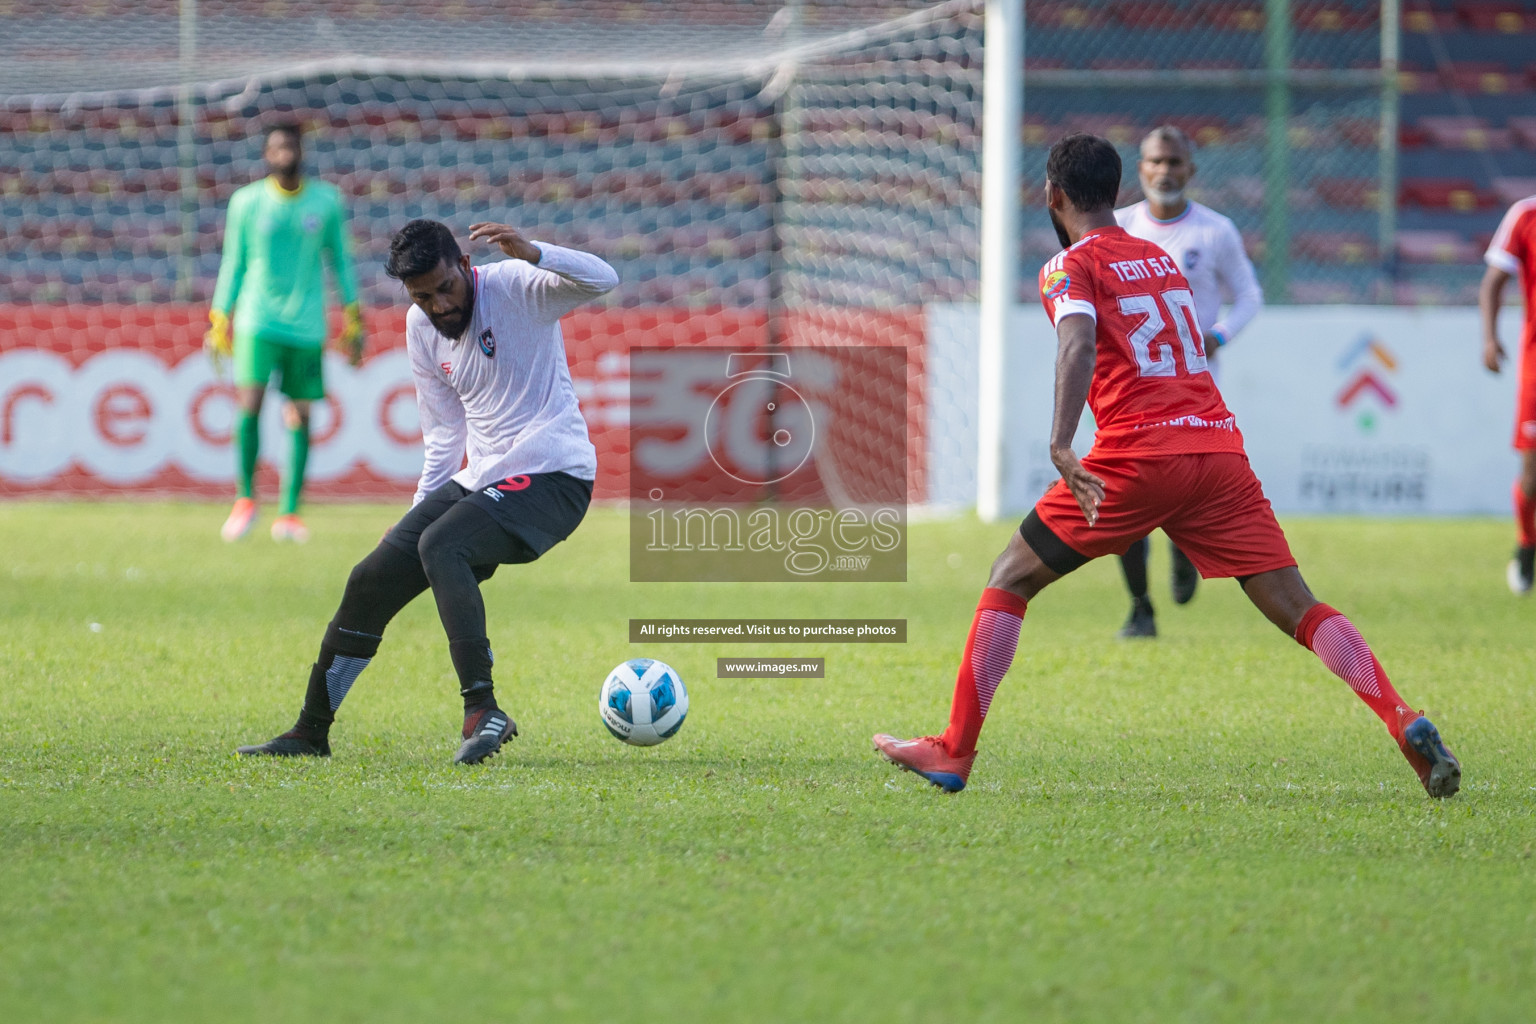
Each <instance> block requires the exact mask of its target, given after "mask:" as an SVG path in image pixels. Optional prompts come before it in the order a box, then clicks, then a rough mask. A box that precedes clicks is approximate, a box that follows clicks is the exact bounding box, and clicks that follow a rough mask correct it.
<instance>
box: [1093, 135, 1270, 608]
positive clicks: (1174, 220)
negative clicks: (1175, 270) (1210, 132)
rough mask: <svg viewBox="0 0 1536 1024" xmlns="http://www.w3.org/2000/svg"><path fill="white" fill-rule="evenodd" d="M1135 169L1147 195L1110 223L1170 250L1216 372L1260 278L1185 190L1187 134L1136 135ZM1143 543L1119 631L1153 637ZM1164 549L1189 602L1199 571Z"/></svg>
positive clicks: (1257, 295)
mask: <svg viewBox="0 0 1536 1024" xmlns="http://www.w3.org/2000/svg"><path fill="white" fill-rule="evenodd" d="M1136 169H1137V173H1138V175H1139V176H1140V178H1141V192H1142V195H1144V196H1146V199H1144V200H1142V201H1141V202H1139V203H1137V204H1136V205H1134V206H1127V207H1125V208H1124V209H1120V210H1116V211H1115V222H1116V223H1117V224H1119V225H1120V226H1121V227H1122V228H1124V229H1125V230H1126V232H1127V233H1128V234H1131V235H1134V236H1135V237H1137V238H1143V239H1146V240H1147V241H1149V242H1152V243H1154V244H1156V245H1157V246H1159V247H1160V248H1162V249H1163V251H1165V252H1167V253H1168V254H1169V255H1171V256H1172V257H1173V260H1174V262H1175V263H1177V264H1178V267H1179V271H1180V272H1181V273H1183V275H1184V276H1185V278H1187V279H1188V280H1189V289H1190V291H1191V292H1193V293H1194V296H1195V315H1196V317H1198V319H1199V321H1200V324H1201V327H1202V329H1203V331H1204V333H1205V352H1206V358H1207V360H1208V362H1209V365H1210V370H1211V375H1212V377H1215V376H1217V369H1216V368H1217V364H1218V362H1219V358H1218V356H1217V353H1218V352H1219V351H1220V350H1221V349H1222V348H1223V347H1224V346H1226V345H1227V344H1229V343H1230V342H1231V341H1232V339H1233V338H1235V337H1237V333H1238V332H1239V331H1241V330H1242V329H1243V328H1244V327H1246V326H1247V325H1248V321H1250V320H1252V319H1253V316H1254V314H1255V313H1257V312H1258V311H1259V307H1260V306H1262V305H1263V304H1264V293H1263V292H1262V291H1260V289H1259V279H1258V277H1257V276H1256V275H1255V274H1254V272H1253V264H1252V263H1251V262H1249V260H1248V254H1247V253H1246V252H1244V251H1243V237H1242V235H1240V234H1238V231H1237V225H1235V224H1233V223H1232V221H1231V220H1229V219H1227V218H1226V217H1223V216H1222V215H1221V214H1219V213H1217V212H1216V211H1215V210H1213V209H1211V208H1210V207H1209V206H1202V205H1201V204H1199V203H1197V202H1195V201H1194V200H1192V199H1190V198H1189V197H1188V196H1186V195H1185V194H1184V191H1185V189H1186V188H1187V187H1188V185H1189V179H1190V178H1192V177H1194V175H1195V161H1194V146H1193V145H1192V144H1191V143H1190V141H1189V136H1187V135H1185V134H1184V132H1182V131H1181V130H1179V129H1178V128H1175V127H1174V126H1172V125H1163V126H1162V127H1160V128H1154V129H1152V131H1150V132H1149V133H1147V137H1146V138H1144V139H1142V140H1141V159H1140V161H1139V162H1138V163H1137V165H1136ZM1223 305H1225V306H1226V313H1225V315H1222V306H1223ZM1147 547H1148V545H1147V540H1146V538H1145V537H1143V538H1142V539H1141V540H1139V541H1137V542H1136V543H1135V544H1132V545H1131V547H1130V549H1129V550H1127V551H1126V553H1125V554H1124V555H1121V556H1120V569H1121V571H1122V572H1123V573H1124V574H1125V585H1126V588H1127V589H1129V590H1130V592H1131V614H1130V616H1129V617H1128V618H1127V619H1126V620H1125V625H1124V626H1123V627H1121V629H1120V635H1121V636H1122V637H1155V636H1157V618H1156V616H1155V614H1154V612H1153V610H1152V599H1151V597H1150V596H1148V594H1147ZM1169 552H1170V554H1171V555H1172V558H1173V572H1172V577H1173V578H1172V584H1173V601H1174V603H1175V604H1187V603H1189V601H1190V600H1192V599H1193V598H1194V596H1195V585H1196V584H1197V583H1198V582H1199V580H1200V574H1199V573H1198V572H1196V571H1195V567H1194V564H1193V563H1191V562H1190V560H1189V559H1188V558H1186V557H1185V555H1184V552H1182V551H1180V550H1179V549H1178V547H1177V546H1176V545H1171V544H1170V545H1169Z"/></svg>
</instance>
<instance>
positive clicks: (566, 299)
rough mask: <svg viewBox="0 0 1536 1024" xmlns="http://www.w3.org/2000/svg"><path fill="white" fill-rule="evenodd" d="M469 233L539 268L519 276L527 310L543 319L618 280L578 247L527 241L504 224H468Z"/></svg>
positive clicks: (562, 312)
mask: <svg viewBox="0 0 1536 1024" xmlns="http://www.w3.org/2000/svg"><path fill="white" fill-rule="evenodd" d="M469 237H470V238H471V239H472V240H482V239H483V240H485V241H487V242H490V243H492V244H493V245H497V246H500V247H501V251H502V252H504V253H506V254H507V255H508V256H511V257H512V258H514V259H520V260H526V261H527V262H528V263H530V264H532V265H534V266H537V267H538V268H539V271H540V273H535V274H525V275H524V276H523V279H522V281H523V283H522V287H523V289H524V296H525V299H526V301H527V303H528V311H529V312H530V313H531V314H532V315H533V316H534V318H535V319H538V320H540V321H543V322H544V323H554V322H555V321H556V320H559V319H560V318H561V317H563V316H565V314H567V313H569V312H570V311H571V310H573V309H575V308H576V307H577V306H580V305H582V304H583V303H587V302H591V301H592V300H593V299H595V298H597V297H599V296H601V295H605V294H607V293H608V292H611V291H613V289H614V288H616V287H618V284H619V275H618V274H617V273H616V272H615V271H614V269H613V268H612V267H610V266H609V265H608V264H607V262H606V261H604V260H603V259H601V258H599V257H597V256H593V255H592V254H591V253H589V252H582V251H580V250H579V249H566V248H562V247H561V246H558V245H550V244H549V243H548V242H530V241H528V240H527V239H526V238H524V237H523V236H522V234H521V233H520V232H518V230H517V229H516V228H513V227H510V226H509V225H506V224H494V223H489V222H487V223H482V224H474V225H471V226H470V229H469Z"/></svg>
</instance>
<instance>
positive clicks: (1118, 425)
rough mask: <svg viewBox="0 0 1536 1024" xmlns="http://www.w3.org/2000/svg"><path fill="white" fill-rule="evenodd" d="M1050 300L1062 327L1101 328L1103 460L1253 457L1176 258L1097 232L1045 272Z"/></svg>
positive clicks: (1092, 394) (1050, 311)
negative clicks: (1077, 323)
mask: <svg viewBox="0 0 1536 1024" xmlns="http://www.w3.org/2000/svg"><path fill="white" fill-rule="evenodd" d="M1040 300H1041V302H1043V303H1044V304H1045V312H1046V315H1047V316H1049V317H1050V318H1051V323H1052V325H1054V324H1056V323H1057V322H1058V321H1059V320H1060V319H1061V318H1062V317H1064V316H1069V315H1071V314H1074V313H1082V314H1085V315H1087V316H1091V317H1093V319H1094V322H1095V323H1096V324H1097V325H1098V326H1097V337H1096V354H1095V358H1094V364H1093V382H1092V384H1090V385H1089V388H1088V407H1089V408H1090V409H1091V410H1093V418H1094V421H1095V422H1096V423H1097V424H1098V431H1097V433H1096V434H1095V435H1094V439H1093V450H1094V451H1096V452H1101V453H1108V452H1124V453H1127V454H1135V455H1180V454H1187V453H1194V452H1241V451H1242V450H1243V435H1242V434H1241V433H1239V432H1238V429H1237V421H1236V420H1235V419H1234V418H1233V416H1232V414H1231V413H1230V412H1228V411H1227V406H1226V403H1225V402H1223V401H1222V400H1221V392H1220V391H1218V390H1216V382H1215V381H1214V380H1212V379H1211V373H1210V370H1208V369H1207V368H1206V363H1205V343H1204V340H1203V336H1202V333H1201V328H1200V322H1199V320H1198V318H1197V317H1196V316H1195V299H1194V296H1193V295H1192V294H1190V290H1189V282H1188V281H1186V280H1185V279H1184V275H1183V274H1181V273H1179V268H1178V267H1177V266H1176V265H1175V264H1174V262H1173V257H1171V256H1169V255H1168V254H1167V253H1165V252H1164V251H1163V250H1162V249H1160V248H1158V247H1157V246H1156V245H1154V244H1153V243H1151V242H1148V241H1144V240H1142V239H1140V238H1135V237H1133V236H1131V235H1129V234H1127V233H1126V232H1125V230H1124V229H1122V228H1118V227H1104V228H1095V229H1094V230H1093V231H1091V232H1089V233H1088V234H1086V235H1084V236H1083V238H1082V239H1081V240H1080V241H1078V242H1077V244H1076V245H1073V246H1072V247H1070V248H1068V249H1066V250H1064V251H1063V252H1061V253H1058V254H1057V255H1056V256H1055V257H1054V258H1053V259H1052V260H1051V261H1050V262H1049V263H1047V264H1046V265H1045V266H1043V267H1041V268H1040Z"/></svg>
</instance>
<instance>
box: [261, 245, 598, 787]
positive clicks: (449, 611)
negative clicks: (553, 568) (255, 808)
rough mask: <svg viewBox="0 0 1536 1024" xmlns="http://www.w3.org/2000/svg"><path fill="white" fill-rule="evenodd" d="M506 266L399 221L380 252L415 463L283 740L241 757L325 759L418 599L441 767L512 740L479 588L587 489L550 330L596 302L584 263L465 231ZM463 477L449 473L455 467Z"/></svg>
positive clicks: (555, 529) (528, 551)
mask: <svg viewBox="0 0 1536 1024" xmlns="http://www.w3.org/2000/svg"><path fill="white" fill-rule="evenodd" d="M469 237H470V240H471V241H486V242H490V243H492V244H494V245H497V246H499V247H500V248H501V251H502V252H504V253H506V255H507V256H509V257H511V258H510V259H507V260H503V261H501V262H499V263H493V264H490V265H489V266H484V267H472V266H470V262H469V257H468V256H465V255H464V254H463V253H462V252H461V251H460V249H459V245H458V243H457V242H456V241H455V240H454V237H453V233H452V232H451V231H449V230H448V228H447V227H446V226H445V225H443V224H439V223H438V222H436V221H430V220H413V221H411V222H410V223H409V224H407V225H406V226H405V227H404V228H402V229H401V230H400V232H399V233H398V234H396V235H395V237H394V238H393V239H392V240H391V242H390V249H389V260H388V262H387V264H386V267H385V269H386V272H387V273H388V274H389V276H390V277H393V278H395V279H397V280H399V281H400V282H401V283H402V284H403V285H404V286H405V291H406V294H407V295H408V296H409V297H410V300H411V302H412V304H413V308H412V309H411V310H410V312H409V314H408V315H407V317H406V328H405V335H406V349H407V352H408V353H409V355H410V361H411V374H412V376H413V377H414V379H415V383H416V398H417V403H418V406H419V408H420V413H421V427H422V435H423V437H424V440H425V443H426V461H425V465H424V466H423V468H422V473H421V482H420V483H419V484H418V486H417V488H416V497H415V501H414V503H413V506H412V508H411V510H410V511H409V512H407V513H406V514H405V517H404V518H403V519H401V520H400V522H398V523H396V524H395V526H394V527H393V528H392V529H391V530H390V531H389V532H388V533H387V534H385V535H384V539H383V540H382V541H380V543H379V546H378V547H376V548H375V549H374V550H373V552H372V553H371V554H369V555H368V556H367V557H366V558H364V559H363V560H362V561H361V562H359V563H358V564H357V566H356V567H355V568H354V569H353V570H352V575H351V576H350V577H349V578H348V580H347V587H346V591H345V592H344V593H343V595H342V598H341V606H340V607H339V608H338V609H337V610H336V615H335V617H334V618H332V619H331V622H330V625H329V626H327V627H326V631H325V637H324V639H323V640H322V641H321V643H320V655H319V657H318V658H317V659H316V661H315V663H314V665H313V667H312V668H311V669H310V675H309V687H308V690H307V691H306V693H305V696H304V707H303V709H302V710H301V711H300V712H299V720H298V722H297V723H296V724H295V725H294V727H293V728H292V729H290V730H288V731H287V732H285V733H283V734H282V735H281V736H278V737H276V738H275V739H272V740H269V741H267V742H266V743H261V744H257V745H255V746H248V747H240V748H239V752H240V753H242V754H267V755H278V756H294V755H311V756H319V757H324V756H327V755H329V754H330V752H331V747H330V739H329V734H330V727H331V723H332V722H334V721H335V717H336V710H337V709H338V708H339V707H340V706H341V701H342V698H344V697H345V696H346V695H347V690H348V689H349V688H351V686H352V684H353V682H355V681H356V679H357V677H358V674H359V673H361V672H362V670H363V669H364V668H365V667H366V666H367V665H368V662H369V661H370V660H371V659H372V658H373V656H374V654H375V653H376V652H377V651H378V648H379V642H380V640H382V639H383V636H384V627H385V626H386V625H388V624H389V621H390V620H391V619H393V618H394V617H395V614H396V613H397V612H399V611H400V609H402V608H404V607H405V606H406V605H407V604H409V603H410V601H411V600H412V599H413V598H415V597H416V596H417V595H418V594H420V593H421V592H422V591H424V590H427V589H428V588H429V587H430V588H431V590H432V596H433V598H434V599H435V600H436V602H437V613H438V617H439V618H441V619H442V622H443V629H444V631H445V632H446V633H447V634H448V653H449V657H450V658H451V659H452V661H453V667H454V671H455V672H456V673H457V674H458V678H459V692H460V695H461V696H462V697H463V698H464V728H463V741H462V744H461V746H460V747H459V750H458V753H457V754H455V755H454V761H455V762H456V763H460V764H476V763H478V762H480V761H484V760H485V759H486V758H488V757H491V756H492V755H494V754H495V753H496V752H497V751H498V750H500V749H501V746H502V744H503V743H505V742H506V741H507V740H509V739H511V738H512V737H513V736H516V735H517V724H516V723H515V722H513V721H512V718H511V717H510V716H509V715H508V714H507V713H506V712H505V711H503V710H501V708H499V707H498V706H497V704H496V697H495V693H494V689H493V686H492V681H491V662H492V657H491V646H490V641H489V640H488V639H487V637H486V628H485V603H484V601H483V600H482V598H481V595H480V583H481V582H483V581H484V580H487V579H489V578H490V577H491V574H492V573H494V572H495V571H496V567H497V566H498V565H514V564H518V563H522V562H531V561H533V560H534V559H536V558H538V557H539V556H540V555H542V554H544V553H545V552H546V551H548V550H549V549H550V548H552V547H553V546H554V545H556V544H558V543H559V542H560V541H562V540H564V539H565V538H566V537H568V536H570V534H571V532H572V531H573V530H575V529H576V527H577V525H578V524H579V523H580V522H581V520H582V517H583V516H584V515H585V514H586V511H587V505H588V503H589V502H590V501H591V499H592V481H593V480H594V479H595V478H596V476H597V453H596V450H595V449H593V447H592V442H591V441H590V440H589V439H588V437H587V425H586V421H585V420H583V419H582V415H581V409H580V408H579V407H578V405H577V403H576V392H575V390H574V389H573V388H572V386H571V374H570V369H569V367H568V366H567V365H566V358H565V343H564V341H563V339H562V337H561V334H560V318H561V317H563V316H565V315H566V314H567V313H569V312H570V311H571V310H573V309H575V308H576V307H577V306H580V305H582V304H583V303H585V302H590V301H591V300H593V299H596V298H597V297H599V296H601V295H603V294H604V293H606V292H609V291H611V290H612V289H613V288H614V287H615V286H616V285H617V284H618V283H619V279H618V275H616V274H615V273H614V271H613V268H612V267H610V266H609V265H608V264H607V263H605V262H603V261H602V260H600V259H598V258H597V257H596V256H592V255H589V254H587V253H584V252H577V251H576V250H573V249H563V248H561V247H559V246H556V245H550V244H548V243H545V242H531V241H528V240H527V239H525V238H523V236H522V235H521V234H519V233H518V232H517V230H516V229H514V228H511V227H508V226H507V225H505V224H474V225H471V227H470V233H469ZM461 466H462V467H463V468H460V467H461Z"/></svg>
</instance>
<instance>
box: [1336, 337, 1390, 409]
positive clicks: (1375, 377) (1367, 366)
mask: <svg viewBox="0 0 1536 1024" xmlns="http://www.w3.org/2000/svg"><path fill="white" fill-rule="evenodd" d="M1339 372H1340V373H1343V374H1344V375H1345V380H1344V386H1343V387H1342V388H1340V389H1339V393H1338V395H1337V396H1336V397H1335V398H1334V404H1335V405H1336V406H1338V408H1339V410H1340V411H1341V412H1343V411H1347V410H1354V409H1356V408H1358V409H1359V414H1358V415H1357V416H1356V417H1355V423H1356V425H1357V426H1359V428H1360V432H1361V433H1364V434H1369V433H1370V432H1371V431H1373V430H1375V429H1376V424H1377V422H1378V420H1377V416H1378V415H1379V413H1380V412H1381V411H1384V410H1387V409H1393V408H1396V406H1397V392H1396V391H1394V390H1393V389H1392V375H1393V374H1395V373H1396V372H1397V357H1396V356H1394V355H1393V354H1392V351H1391V350H1390V349H1388V348H1387V346H1386V345H1384V344H1382V342H1381V339H1379V338H1377V337H1375V336H1374V335H1372V334H1369V333H1366V334H1362V335H1360V337H1359V338H1357V339H1355V343H1354V344H1353V345H1351V346H1350V347H1349V349H1348V350H1347V351H1346V352H1345V353H1344V356H1343V357H1342V358H1341V359H1340V360H1339ZM1367 395H1374V396H1375V401H1374V402H1372V401H1368V400H1367V398H1366V396H1367Z"/></svg>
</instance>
